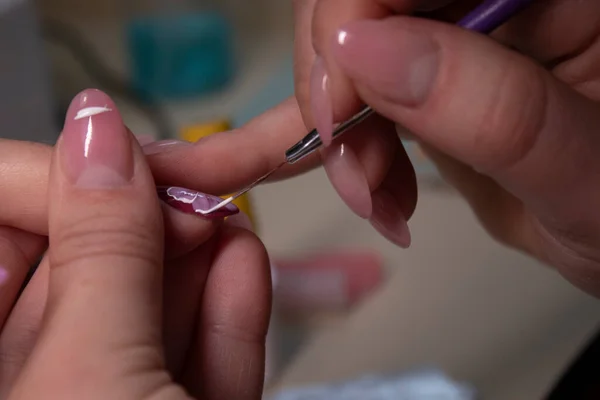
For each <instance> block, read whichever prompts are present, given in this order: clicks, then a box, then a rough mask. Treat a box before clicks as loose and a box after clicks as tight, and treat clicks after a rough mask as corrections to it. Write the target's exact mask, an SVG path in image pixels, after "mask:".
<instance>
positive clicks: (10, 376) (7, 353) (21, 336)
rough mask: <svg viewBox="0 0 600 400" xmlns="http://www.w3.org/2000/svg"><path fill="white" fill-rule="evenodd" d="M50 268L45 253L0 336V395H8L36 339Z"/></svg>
mask: <svg viewBox="0 0 600 400" xmlns="http://www.w3.org/2000/svg"><path fill="white" fill-rule="evenodd" d="M49 276H50V269H49V264H48V257H47V256H45V257H44V258H43V260H42V262H41V263H40V265H39V266H38V268H37V270H36V271H35V273H34V274H33V277H32V278H31V280H30V281H29V283H28V284H27V286H26V287H25V289H24V290H23V293H22V294H21V296H19V299H18V301H17V303H16V304H15V307H14V309H13V312H12V313H11V314H10V316H9V317H8V320H7V321H6V324H5V325H4V329H3V331H2V335H0V359H1V360H2V362H0V368H1V372H0V398H2V399H5V398H7V397H8V395H9V393H10V392H11V390H12V387H13V384H14V382H15V381H16V380H17V377H18V376H19V374H20V372H21V369H22V368H23V366H24V365H25V362H26V360H27V358H28V357H29V355H30V354H31V351H32V350H33V347H34V345H35V343H36V341H37V338H38V335H39V332H40V329H41V326H42V318H43V315H44V309H45V307H46V297H47V293H48V278H49Z"/></svg>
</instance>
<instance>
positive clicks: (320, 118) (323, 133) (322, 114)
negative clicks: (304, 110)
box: [310, 57, 333, 146]
mask: <svg viewBox="0 0 600 400" xmlns="http://www.w3.org/2000/svg"><path fill="white" fill-rule="evenodd" d="M329 90H330V89H329V76H328V75H327V71H326V70H325V63H324V62H323V59H322V58H321V57H317V58H316V59H315V63H314V64H313V69H312V72H311V76H310V106H311V111H312V115H313V119H314V120H315V128H316V129H317V131H318V132H319V136H320V137H321V141H322V142H323V144H324V145H325V146H329V145H330V144H331V141H332V133H333V107H332V104H331V95H330V93H329Z"/></svg>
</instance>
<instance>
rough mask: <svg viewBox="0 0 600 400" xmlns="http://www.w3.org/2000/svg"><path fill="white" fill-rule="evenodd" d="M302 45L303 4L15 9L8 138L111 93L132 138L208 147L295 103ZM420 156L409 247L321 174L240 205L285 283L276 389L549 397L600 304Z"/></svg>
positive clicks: (44, 133)
mask: <svg viewBox="0 0 600 400" xmlns="http://www.w3.org/2000/svg"><path fill="white" fill-rule="evenodd" d="M292 45H293V19H292V13H291V0H253V1H236V0H197V1H192V0H178V1H167V0H164V1H159V0H130V1H127V0H119V1H117V0H104V1H102V2H93V1H86V2H82V1H77V0H38V1H35V2H34V1H29V0H0V104H1V107H0V137H6V138H14V139H22V140H35V141H41V142H45V143H48V144H52V143H54V141H55V140H56V138H57V136H58V133H59V131H60V127H61V126H62V123H63V118H64V113H65V111H66V107H67V106H68V104H69V101H70V100H71V98H72V97H73V96H74V95H75V94H76V93H77V92H79V91H80V90H82V89H84V88H88V87H97V88H100V89H103V90H105V91H107V92H108V93H109V94H110V95H112V96H113V97H114V98H115V100H116V101H117V104H118V105H119V108H120V109H121V111H122V114H123V117H124V119H125V122H126V123H127V124H128V126H129V127H130V128H131V130H132V131H133V132H134V133H136V134H141V135H151V136H153V137H154V138H157V139H159V138H166V137H180V138H183V139H186V140H191V141H194V140H198V139H200V138H202V137H204V136H206V135H208V134H212V133H216V132H219V131H222V130H226V129H229V128H230V127H237V126H240V125H242V124H244V123H245V122H247V121H248V120H249V119H251V118H253V117H254V116H256V115H258V114H260V113H261V112H263V111H264V110H266V109H268V108H270V107H272V106H274V105H276V104H277V103H278V102H280V101H282V100H283V99H285V98H286V97H288V96H290V95H293V71H292V66H293V60H292ZM32 115H35V118H32ZM406 145H407V148H408V151H409V153H410V156H411V158H412V159H413V162H414V164H415V166H416V169H417V173H418V176H419V183H420V201H419V205H418V208H417V212H416V214H415V216H414V217H413V219H412V220H411V221H410V226H411V230H412V233H413V246H412V247H411V248H410V249H409V250H401V249H398V248H396V247H394V246H393V245H391V244H389V243H387V242H386V241H385V240H384V239H383V238H381V237H380V236H378V235H377V234H376V233H375V231H374V230H373V229H372V228H371V227H370V226H369V225H368V224H366V223H365V222H364V221H362V220H360V219H359V218H358V217H356V216H354V215H352V214H351V213H350V212H349V211H348V210H347V209H346V207H345V206H344V205H343V203H342V202H341V201H340V200H339V199H338V198H337V196H336V194H335V193H334V191H333V189H332V188H330V186H329V184H328V182H327V179H326V177H325V174H324V173H323V171H321V170H317V171H314V172H311V173H309V174H306V175H303V176H301V177H298V178H295V179H292V180H289V181H286V182H282V183H277V184H271V185H265V186H262V187H260V188H257V189H256V190H255V191H253V192H252V194H251V197H247V198H244V199H242V200H241V201H242V202H241V203H240V207H242V208H243V209H244V210H245V211H246V212H248V213H249V214H250V215H251V217H252V219H253V221H254V223H255V225H256V229H257V232H258V234H259V235H260V236H261V238H262V239H263V241H264V242H265V244H266V246H267V248H268V250H269V252H270V254H271V257H272V259H273V263H274V265H273V268H274V271H275V273H276V274H277V277H278V283H277V285H279V286H277V287H275V295H276V299H275V300H276V301H275V303H276V304H275V310H274V318H273V321H272V330H271V333H270V344H269V377H268V384H267V390H268V391H269V392H273V393H274V392H277V391H279V390H283V389H287V388H293V387H299V386H303V385H316V384H321V383H332V382H339V381H343V380H352V379H357V378H360V377H362V376H365V375H370V374H401V373H404V372H408V371H411V370H414V369H417V368H422V367H431V368H437V369H439V370H440V371H442V372H443V373H444V374H446V375H447V376H448V377H450V378H451V379H453V380H455V381H457V382H464V383H466V384H468V385H470V387H472V388H475V390H476V391H477V393H478V394H479V395H480V396H481V398H485V399H532V398H541V397H543V396H544V395H545V394H546V393H547V392H548V391H549V390H550V388H551V387H552V385H553V384H554V382H555V381H556V379H557V378H558V377H559V376H560V375H561V373H562V372H564V369H565V368H566V367H567V366H568V364H569V362H570V361H571V360H572V359H573V357H575V355H576V354H577V353H578V351H580V350H581V348H582V347H583V346H584V345H585V344H586V343H587V341H588V340H589V339H590V338H591V336H592V335H593V334H594V333H595V330H596V329H597V327H598V325H599V322H600V313H599V311H600V304H598V303H597V301H596V300H594V299H592V298H590V297H588V296H586V295H585V294H583V293H581V292H579V291H578V290H576V289H574V288H572V287H571V286H570V285H569V284H567V283H566V282H564V281H563V280H562V279H561V278H560V277H559V276H558V275H557V274H555V273H554V272H553V271H551V270H550V269H548V268H546V267H544V266H542V265H539V264H538V263H537V262H535V261H533V260H531V259H529V258H527V257H524V256H523V255H520V254H517V253H515V252H513V251H510V250H507V249H505V248H503V247H501V246H499V245H498V244H496V243H494V242H493V241H492V240H491V239H489V238H488V236H487V235H486V234H485V233H484V232H483V231H482V229H481V228H480V227H479V226H478V224H477V223H476V220H475V218H474V217H473V215H472V214H471V212H470V210H469V209H468V208H467V206H466V205H465V204H464V203H463V202H462V201H461V199H460V198H459V197H458V196H457V195H456V194H455V193H454V192H453V191H452V190H451V189H450V188H448V187H446V186H445V185H444V184H443V183H442V182H441V181H440V180H439V178H438V176H437V174H436V171H435V169H434V168H433V167H432V166H431V165H430V164H429V163H428V161H427V160H426V159H425V158H424V157H423V156H422V155H421V154H420V153H419V151H418V149H417V148H416V147H414V146H412V145H411V144H410V143H407V144H406ZM198 173H202V171H198ZM315 193H318V196H315ZM367 281H368V284H367V283H366V282H367ZM357 288H358V289H357ZM445 398H446V397H439V399H445ZM465 398H467V397H465ZM468 398H471V397H468ZM436 399H437V397H436Z"/></svg>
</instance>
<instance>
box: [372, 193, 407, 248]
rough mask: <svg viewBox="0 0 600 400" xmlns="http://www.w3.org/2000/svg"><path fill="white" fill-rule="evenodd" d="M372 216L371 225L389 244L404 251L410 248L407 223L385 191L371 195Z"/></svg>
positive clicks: (394, 201) (392, 198) (396, 204)
mask: <svg viewBox="0 0 600 400" xmlns="http://www.w3.org/2000/svg"><path fill="white" fill-rule="evenodd" d="M372 197H373V215H372V216H371V218H370V220H369V221H370V222H371V225H373V227H374V228H375V229H376V230H377V232H379V233H380V234H381V235H383V236H384V237H385V238H386V239H388V240H389V241H390V242H392V243H394V244H396V245H397V246H400V247H402V248H404V249H406V248H408V247H409V246H410V242H411V237H410V230H409V228H408V223H407V222H406V218H405V217H404V214H403V213H402V211H401V210H400V207H399V206H398V203H397V202H396V199H394V197H393V196H392V195H391V194H390V193H389V192H388V191H386V190H385V189H377V190H376V191H375V192H374V193H373V196H372Z"/></svg>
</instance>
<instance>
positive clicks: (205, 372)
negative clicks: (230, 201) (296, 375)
mask: <svg viewBox="0 0 600 400" xmlns="http://www.w3.org/2000/svg"><path fill="white" fill-rule="evenodd" d="M270 312H271V281H270V276H269V260H268V256H267V253H266V250H265V248H264V246H263V245H262V243H261V242H260V241H259V240H258V238H257V237H256V236H254V234H252V233H251V232H249V231H247V230H245V229H240V228H235V227H228V226H225V227H223V230H222V232H221V234H220V236H219V237H218V242H217V244H216V249H215V254H214V258H213V264H212V266H211V269H210V272H209V275H208V280H207V282H206V287H205V290H204V295H203V298H202V309H201V311H200V315H199V322H198V324H199V325H198V327H197V332H198V333H197V338H196V342H195V345H194V347H193V349H192V352H191V358H190V361H189V364H188V367H187V368H186V372H185V377H184V382H185V386H186V387H187V388H188V389H189V390H190V394H191V395H192V396H197V397H199V398H203V399H207V400H208V399H210V400H215V399H240V400H243V399H255V398H260V397H261V394H262V384H263V379H264V363H265V339H266V334H267V328H268V324H269V316H270ZM200 376H201V377H202V380H200V379H199V377H200Z"/></svg>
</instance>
